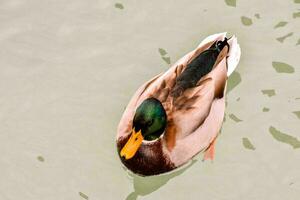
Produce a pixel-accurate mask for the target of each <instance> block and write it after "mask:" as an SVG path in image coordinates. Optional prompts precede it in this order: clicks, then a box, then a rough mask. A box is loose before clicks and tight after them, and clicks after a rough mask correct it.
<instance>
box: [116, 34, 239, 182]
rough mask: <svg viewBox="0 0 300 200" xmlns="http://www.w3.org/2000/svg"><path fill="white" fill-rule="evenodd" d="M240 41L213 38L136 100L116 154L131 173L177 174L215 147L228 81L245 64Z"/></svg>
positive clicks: (141, 90)
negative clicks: (242, 62)
mask: <svg viewBox="0 0 300 200" xmlns="http://www.w3.org/2000/svg"><path fill="white" fill-rule="evenodd" d="M240 54H241V51H240V47H239V44H238V42H237V38H236V37H235V36H232V37H231V38H230V39H228V38H226V33H219V34H214V35H211V36H208V37H207V38H206V39H204V40H203V41H202V42H201V43H200V45H199V46H198V47H197V48H196V49H195V50H193V51H191V52H190V53H188V54H187V55H185V56H184V57H183V58H181V59H180V60H179V61H177V62H176V63H175V64H174V65H173V66H172V67H171V68H169V69H168V70H167V71H166V72H165V73H162V74H159V75H157V76H155V77H154V78H152V79H151V80H149V81H148V82H146V83H145V84H143V85H142V86H141V87H140V88H139V89H138V90H137V91H136V93H135V94H134V95H133V97H132V99H131V100H130V102H129V104H128V106H127V107H126V110H125V111H124V113H123V116H122V118H121V120H120V123H119V126H118V131H117V138H116V143H117V150H118V154H119V157H120V159H121V161H122V163H123V164H124V165H125V166H126V167H127V168H128V169H129V170H131V171H132V172H134V173H136V174H139V175H142V176H150V175H158V174H161V173H165V172H169V171H171V170H174V169H176V168H178V167H180V166H182V165H184V164H185V163H187V162H188V161H189V160H191V158H193V157H194V156H195V155H197V154H198V153H199V152H201V151H204V152H205V153H204V159H205V160H206V159H213V158H214V148H215V147H214V146H215V142H216V138H217V136H218V133H219V131H220V129H221V126H222V122H223V117H224V111H225V91H226V82H227V77H228V76H229V75H230V74H231V73H232V72H233V71H234V69H235V68H236V66H237V64H238V62H239V59H240Z"/></svg>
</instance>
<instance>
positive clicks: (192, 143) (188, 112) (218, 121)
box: [165, 37, 240, 166]
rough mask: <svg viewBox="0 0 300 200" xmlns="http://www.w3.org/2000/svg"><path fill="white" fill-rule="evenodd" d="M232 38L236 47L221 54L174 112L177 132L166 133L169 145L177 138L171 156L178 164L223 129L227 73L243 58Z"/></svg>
mask: <svg viewBox="0 0 300 200" xmlns="http://www.w3.org/2000/svg"><path fill="white" fill-rule="evenodd" d="M231 40H232V41H230V40H229V42H230V43H229V44H230V48H231V47H234V48H232V49H233V50H232V49H231V50H230V51H229V52H226V54H225V55H222V57H220V60H219V61H217V62H219V63H218V64H217V65H216V66H215V67H214V68H213V70H212V71H211V72H210V73H208V74H207V75H206V76H205V77H203V78H202V79H201V80H200V82H199V83H198V86H197V87H195V88H192V89H189V90H187V91H186V92H185V93H184V98H185V99H186V100H185V101H182V103H181V105H182V106H179V109H178V111H176V112H174V114H173V117H174V123H173V124H174V126H175V127H176V129H177V130H176V134H175V136H174V135H172V136H171V135H168V134H165V135H166V143H167V145H166V146H167V147H169V146H170V145H168V143H171V142H168V141H176V143H175V144H173V146H172V148H168V150H169V154H170V155H169V156H170V158H171V160H172V162H174V164H175V165H176V166H179V165H182V164H184V163H185V162H187V161H188V160H189V159H191V158H192V157H193V156H195V155H196V154H197V153H198V152H200V151H202V150H205V149H207V148H208V147H209V146H210V144H211V143H212V142H213V141H214V140H215V138H216V137H217V135H218V133H219V131H220V129H221V126H222V122H223V117H224V111H225V90H226V82H227V76H228V75H229V74H230V73H231V72H232V70H234V68H235V67H236V65H237V63H238V61H239V57H240V49H239V46H238V44H237V40H236V38H235V37H232V38H231ZM229 70H231V72H230V73H228V71H229ZM170 130H172V129H170ZM168 137H169V138H168ZM174 137H176V139H174Z"/></svg>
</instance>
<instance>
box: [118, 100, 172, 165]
mask: <svg viewBox="0 0 300 200" xmlns="http://www.w3.org/2000/svg"><path fill="white" fill-rule="evenodd" d="M166 124H167V115H166V111H165V109H164V107H163V105H162V104H161V102H160V101H159V100H157V99H155V98H148V99H146V100H144V101H143V102H142V103H141V105H140V106H139V107H138V108H137V109H136V112H135V115H134V118H133V127H132V133H131V136H130V138H129V139H128V141H127V143H126V144H125V146H124V147H123V148H122V150H121V153H120V155H121V157H125V159H130V158H132V157H133V156H134V155H135V153H136V152H137V150H138V149H139V147H140V146H141V144H142V141H143V140H148V141H149V140H150V141H151V140H155V139H157V138H159V137H160V136H161V134H162V133H163V132H164V130H165V128H166Z"/></svg>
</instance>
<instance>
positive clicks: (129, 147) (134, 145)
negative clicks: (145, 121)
mask: <svg viewBox="0 0 300 200" xmlns="http://www.w3.org/2000/svg"><path fill="white" fill-rule="evenodd" d="M143 139H144V137H143V135H142V132H141V130H139V131H138V132H137V133H136V132H135V130H134V128H133V129H132V133H131V136H130V138H129V140H128V141H127V143H126V144H125V146H124V147H123V148H122V150H121V152H120V155H121V157H123V156H124V157H125V159H126V160H128V159H130V158H132V157H133V156H134V155H135V153H136V152H137V150H138V149H139V147H140V146H141V144H142V141H143Z"/></svg>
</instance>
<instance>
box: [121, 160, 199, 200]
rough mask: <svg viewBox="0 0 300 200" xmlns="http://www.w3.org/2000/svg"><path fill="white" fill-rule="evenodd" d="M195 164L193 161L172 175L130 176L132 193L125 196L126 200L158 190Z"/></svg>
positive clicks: (133, 199)
mask: <svg viewBox="0 0 300 200" xmlns="http://www.w3.org/2000/svg"><path fill="white" fill-rule="evenodd" d="M195 162H197V159H195V160H194V159H193V160H192V161H191V162H190V163H189V164H188V165H186V166H184V167H182V168H181V169H178V170H176V171H174V172H173V173H168V174H164V175H159V176H149V177H141V176H138V175H131V176H132V178H133V187H134V191H133V192H131V193H130V194H129V195H128V196H127V198H126V200H136V199H137V198H138V196H145V195H148V194H150V193H152V192H154V191H156V190H158V189H159V188H160V187H162V186H163V185H165V184H166V183H167V182H168V181H169V180H170V179H172V178H174V177H176V176H179V175H180V174H182V173H183V172H184V171H185V170H187V169H188V168H190V167H191V166H192V165H193V164H195Z"/></svg>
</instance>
